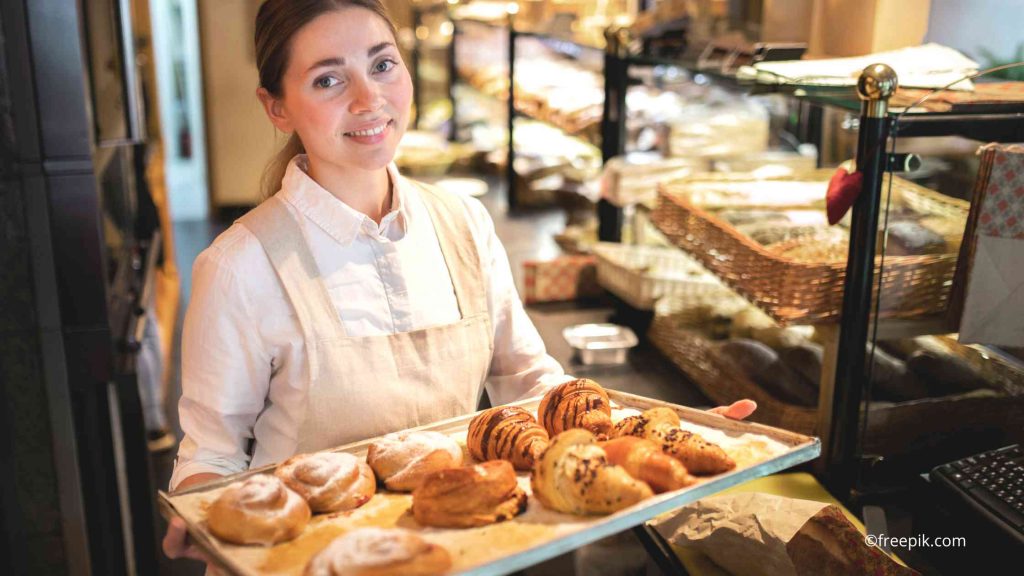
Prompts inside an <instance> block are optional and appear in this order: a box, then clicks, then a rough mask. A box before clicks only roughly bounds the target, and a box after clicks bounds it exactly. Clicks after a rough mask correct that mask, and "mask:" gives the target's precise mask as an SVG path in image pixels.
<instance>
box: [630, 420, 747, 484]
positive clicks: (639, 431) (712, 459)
mask: <svg viewBox="0 0 1024 576" xmlns="http://www.w3.org/2000/svg"><path fill="white" fill-rule="evenodd" d="M614 436H615V437H620V436H639V437H641V438H647V439H649V440H653V441H654V442H655V443H657V444H658V445H659V446H661V450H662V451H663V452H665V453H666V454H668V455H669V456H672V457H674V458H677V459H678V460H679V461H680V462H682V463H683V465H684V466H686V469H687V470H688V471H689V472H690V473H691V474H697V475H701V476H703V475H711V474H720V473H722V472H727V471H729V470H732V469H733V468H735V467H736V463H735V462H733V460H732V458H730V457H729V455H728V454H726V453H725V451H724V450H722V448H721V447H719V446H718V445H716V444H712V443H711V442H708V441H707V440H705V439H704V438H703V437H701V435H700V434H694V433H693V432H688V431H686V430H683V429H682V428H680V427H679V415H678V414H676V413H675V411H673V410H671V409H670V408H662V407H659V408H651V409H650V410H647V411H645V412H644V413H643V414H641V415H639V416H630V417H628V418H625V419H623V420H622V421H621V422H619V423H618V424H616V425H615V431H614Z"/></svg>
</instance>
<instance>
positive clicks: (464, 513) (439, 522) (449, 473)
mask: <svg viewBox="0 0 1024 576" xmlns="http://www.w3.org/2000/svg"><path fill="white" fill-rule="evenodd" d="M525 510H526V492H523V490H522V488H520V487H519V483H518V482H517V481H516V472H515V470H514V469H513V468H512V464H511V463H509V462H507V461H505V460H491V461H490V462H484V463H483V464H477V465H476V466H466V467H464V468H449V469H448V470H439V471H437V472H433V473H431V474H428V475H427V476H425V477H424V478H423V482H421V483H420V485H419V487H418V488H416V489H415V490H413V492H412V515H413V517H414V518H416V521H417V522H419V523H420V524H423V525H424V526H436V527H439V528H472V527H474V526H484V525H486V524H493V523H495V522H502V521H504V520H509V519H511V518H513V517H515V516H517V515H519V514H521V513H523V511H525Z"/></svg>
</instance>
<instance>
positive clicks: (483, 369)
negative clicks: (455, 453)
mask: <svg viewBox="0 0 1024 576" xmlns="http://www.w3.org/2000/svg"><path fill="white" fill-rule="evenodd" d="M417 184H418V183H417ZM417 187H418V188H419V190H420V191H421V194H420V197H421V198H422V199H423V202H424V204H425V205H426V207H427V213H428V214H429V215H430V219H431V222H432V223H433V226H434V231H435V232H436V234H437V239H438V242H439V244H440V247H441V254H442V255H443V256H444V260H445V265H446V266H447V268H448V274H449V276H450V278H451V282H452V287H453V288H454V292H455V298H456V301H457V302H458V305H459V315H460V320H459V321H457V322H455V323H452V324H447V325H443V326H433V327H430V328H424V329H421V330H415V331H412V332H403V333H398V334H384V335H378V336H366V337H352V336H348V335H346V333H345V329H344V327H343V325H342V322H341V319H340V318H339V316H338V312H337V309H336V308H335V307H334V304H333V303H332V302H331V299H330V296H329V294H328V292H327V289H326V286H325V285H324V283H323V280H322V278H321V275H320V272H319V269H318V268H317V265H316V261H315V260H314V258H313V254H312V252H311V251H310V249H309V245H308V244H307V243H306V241H305V239H304V236H303V233H302V229H301V228H300V226H299V222H298V221H297V220H296V217H295V216H294V215H293V214H292V212H291V211H290V210H289V209H288V207H287V206H286V205H285V202H284V201H283V200H280V199H279V198H277V197H276V196H274V197H272V198H270V199H268V200H267V201H265V202H263V203H262V204H261V205H259V206H258V207H256V208H255V209H253V210H251V211H250V212H249V213H248V214H246V215H245V216H243V217H242V218H241V219H240V222H241V223H242V224H243V225H244V226H245V227H246V228H248V229H249V230H251V231H252V232H253V234H255V236H256V237H257V239H259V241H260V244H261V245H262V246H263V249H264V250H265V251H266V253H267V256H268V257H269V259H270V262H271V264H272V266H273V267H274V270H275V272H276V273H277V276H278V278H279V279H280V280H281V283H282V285H283V286H284V289H285V293H286V294H287V296H288V299H289V300H290V301H291V304H292V308H293V309H294V310H295V312H296V315H297V317H298V321H299V325H300V326H301V328H302V333H303V337H304V339H305V342H306V352H307V355H308V360H309V375H310V378H309V383H308V388H307V393H306V407H305V414H304V417H303V418H302V419H301V424H300V426H299V431H298V438H297V441H296V446H295V450H294V452H293V454H294V453H303V452H313V451H317V450H324V449H327V448H333V447H335V446H340V445H343V444H348V443H350V442H356V441H358V440H363V439H366V438H372V437H375V436H380V435H383V434H386V433H388V432H394V431H396V430H402V429H405V428H411V427H413V426H420V425H423V424H429V423H431V422H434V421H437V420H442V419H446V418H452V417H455V416H460V415H463V414H468V413H470V412H473V411H474V410H476V407H477V404H478V402H479V400H480V396H481V394H482V393H483V386H484V383H485V381H486V378H487V374H488V371H489V369H490V364H491V355H492V353H493V351H494V331H493V328H492V327H491V320H490V315H489V314H488V312H487V299H486V289H485V287H484V281H483V264H482V262H481V260H480V256H479V254H478V253H477V249H476V244H475V242H474V241H473V237H472V234H471V232H470V229H469V224H468V222H467V218H466V216H465V210H464V209H463V207H462V206H461V201H460V200H459V199H458V198H455V197H452V196H451V195H450V194H447V193H444V192H441V191H438V190H435V189H433V188H430V187H427V186H425V185H422V184H418V185H417ZM293 454H270V453H266V452H265V451H262V450H261V445H260V442H259V438H256V443H255V447H254V452H253V459H252V463H251V465H250V466H251V467H258V466H262V465H265V464H270V463H274V462H280V461H282V460H284V459H286V458H288V457H290V456H292V455H293Z"/></svg>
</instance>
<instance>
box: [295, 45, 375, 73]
mask: <svg viewBox="0 0 1024 576" xmlns="http://www.w3.org/2000/svg"><path fill="white" fill-rule="evenodd" d="M394 45H395V44H394V42H381V43H380V44H376V45H374V46H373V47H371V48H370V49H369V50H367V51H366V54H367V55H368V56H370V57H373V56H375V55H376V54H378V53H380V52H383V51H384V50H386V49H388V48H391V47H393V46H394ZM344 65H345V59H344V58H338V57H333V58H324V59H323V60H318V61H317V62H316V63H314V64H313V65H312V66H310V67H309V68H307V69H306V72H307V73H308V72H311V71H313V70H315V69H317V68H327V67H328V66H344Z"/></svg>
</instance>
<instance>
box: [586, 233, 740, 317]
mask: <svg viewBox="0 0 1024 576" xmlns="http://www.w3.org/2000/svg"><path fill="white" fill-rule="evenodd" d="M593 253H594V255H595V256H597V282H598V283H599V284H600V285H601V286H603V287H604V288H606V289H607V290H609V291H610V292H612V293H614V294H615V295H616V296H618V297H619V298H622V299H623V300H625V301H626V302H627V303H628V304H629V305H630V306H633V307H634V308H637V309H639V310H653V309H654V304H655V302H657V301H658V299H659V298H662V297H665V296H673V297H675V298H681V299H684V300H686V299H692V298H694V297H700V296H706V295H709V294H714V293H716V292H728V291H729V289H728V288H726V287H725V286H723V285H722V283H721V282H719V281H718V279H717V278H715V277H714V276H712V275H711V274H710V273H708V271H707V270H706V269H705V268H704V267H703V266H701V265H700V264H698V263H697V262H696V261H694V260H693V259H692V258H690V257H689V256H687V255H686V254H684V253H683V252H681V251H679V250H678V249H676V248H662V247H660V246H631V245H625V244H616V243H611V242H600V243H598V244H595V245H594V247H593Z"/></svg>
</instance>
